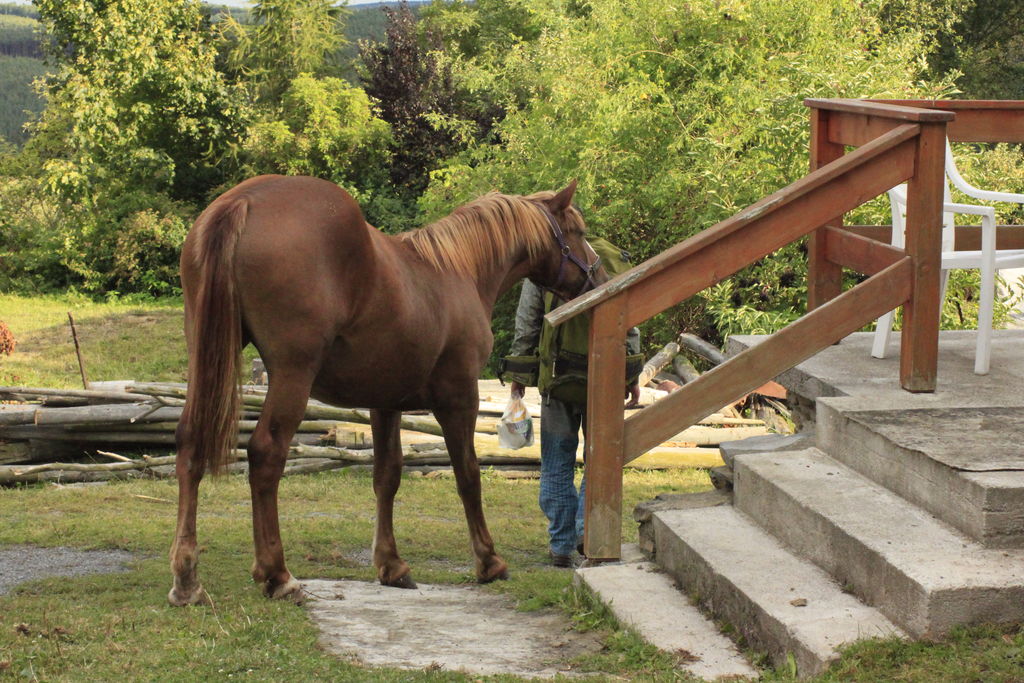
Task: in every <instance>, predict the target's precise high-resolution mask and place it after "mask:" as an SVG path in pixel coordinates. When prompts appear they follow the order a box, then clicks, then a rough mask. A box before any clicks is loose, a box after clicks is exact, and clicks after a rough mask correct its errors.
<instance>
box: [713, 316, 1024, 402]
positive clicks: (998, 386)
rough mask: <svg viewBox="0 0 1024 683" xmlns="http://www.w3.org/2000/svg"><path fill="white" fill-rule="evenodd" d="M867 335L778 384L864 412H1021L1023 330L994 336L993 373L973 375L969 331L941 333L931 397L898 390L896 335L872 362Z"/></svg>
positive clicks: (733, 348)
mask: <svg viewBox="0 0 1024 683" xmlns="http://www.w3.org/2000/svg"><path fill="white" fill-rule="evenodd" d="M872 336H873V335H872V333H870V332H855V333H853V334H851V335H849V336H848V337H846V338H844V339H843V340H842V341H841V342H840V343H839V344H834V345H832V346H830V347H828V348H827V349H824V350H823V351H821V352H819V353H818V354H816V355H815V356H813V357H811V358H809V359H807V360H806V361H804V362H803V363H800V364H799V365H797V366H796V367H795V368H792V369H790V370H787V371H786V372H784V373H782V374H781V375H779V376H778V377H777V378H776V381H777V382H779V383H780V384H782V385H783V386H784V387H786V389H787V391H790V392H794V393H796V394H799V395H800V396H803V397H806V398H808V399H811V400H813V399H816V398H820V397H827V396H851V397H858V398H861V399H866V400H865V401H864V402H863V403H862V404H861V407H862V409H871V408H874V409H884V408H942V407H956V406H996V407H1015V406H1016V407H1024V392H1021V391H1019V390H1018V389H1019V388H1020V387H1021V386H1024V329H1012V330H993V332H992V369H991V371H990V372H989V374H987V375H976V374H974V344H975V340H976V339H977V333H976V332H975V331H973V330H943V331H942V332H940V333H939V364H938V375H937V382H936V391H935V392H934V393H920V394H912V393H910V392H907V391H904V390H903V389H901V388H900V384H899V353H898V352H897V351H898V348H899V333H895V334H894V338H895V340H896V341H895V342H894V343H893V344H892V347H891V348H892V349H893V353H891V355H890V356H889V357H888V358H881V359H880V358H872V357H871V340H872ZM764 339H766V337H764V336H763V335H734V336H732V337H730V338H729V346H728V352H729V355H735V354H736V353H739V352H740V351H742V350H744V349H746V348H750V347H751V346H755V345H757V344H760V343H761V342H762V341H764Z"/></svg>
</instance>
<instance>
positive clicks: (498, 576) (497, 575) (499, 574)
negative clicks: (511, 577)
mask: <svg viewBox="0 0 1024 683" xmlns="http://www.w3.org/2000/svg"><path fill="white" fill-rule="evenodd" d="M476 580H477V582H478V583H491V582H492V581H507V580H508V565H507V564H505V563H504V562H502V563H501V564H500V565H498V566H496V567H495V568H493V569H491V570H490V571H488V572H486V573H484V574H481V575H479V576H478V577H477V579H476Z"/></svg>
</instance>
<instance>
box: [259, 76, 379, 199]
mask: <svg viewBox="0 0 1024 683" xmlns="http://www.w3.org/2000/svg"><path fill="white" fill-rule="evenodd" d="M280 111H281V116H280V118H268V119H266V120H261V121H258V122H256V123H254V124H253V125H252V126H251V127H250V129H249V132H248V134H247V135H246V136H245V140H244V142H243V148H244V150H245V152H246V153H247V155H248V165H247V167H246V171H247V175H253V174H257V173H284V174H301V175H312V176H317V177H319V178H326V179H328V180H333V181H334V182H336V183H339V184H341V185H346V186H348V187H350V188H352V189H353V190H354V191H357V192H358V189H359V188H361V187H366V185H367V181H368V178H367V176H370V177H371V178H373V179H374V180H377V181H378V182H379V181H380V180H381V178H382V176H383V175H384V173H383V169H385V168H386V166H387V145H388V142H389V141H390V130H389V128H388V125H387V123H385V122H384V121H382V120H381V119H379V118H377V117H376V116H375V114H374V111H373V108H372V106H371V103H370V98H369V97H367V95H366V93H365V92H363V91H362V90H360V89H359V88H354V87H352V86H350V85H348V84H346V83H345V82H344V81H342V80H341V79H339V78H321V79H317V78H313V77H312V76H310V75H309V74H300V75H299V76H298V77H297V78H295V79H294V80H293V81H292V82H291V84H290V85H289V87H288V90H287V91H285V93H284V95H283V97H282V100H281V106H280Z"/></svg>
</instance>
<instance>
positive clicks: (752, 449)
mask: <svg viewBox="0 0 1024 683" xmlns="http://www.w3.org/2000/svg"><path fill="white" fill-rule="evenodd" d="M813 445H814V436H813V434H807V433H800V434H766V435H764V436H752V437H750V438H747V439H739V440H737V441H723V442H722V443H720V444H718V450H720V451H721V452H722V460H723V461H725V464H726V466H727V467H730V468H731V467H732V461H733V458H735V457H736V456H737V455H739V454H740V453H765V452H768V451H794V450H799V449H801V448H806V447H808V446H813Z"/></svg>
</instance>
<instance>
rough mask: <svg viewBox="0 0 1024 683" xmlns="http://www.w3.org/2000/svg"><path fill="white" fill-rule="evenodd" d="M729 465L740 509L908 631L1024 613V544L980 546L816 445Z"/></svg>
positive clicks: (937, 630) (1013, 618)
mask: <svg viewBox="0 0 1024 683" xmlns="http://www.w3.org/2000/svg"><path fill="white" fill-rule="evenodd" d="M734 472H735V484H734V485H735V491H734V500H735V503H736V505H737V507H738V508H739V509H741V510H742V511H743V512H744V513H746V514H748V515H750V516H751V517H752V518H754V519H756V520H757V521H758V523H759V524H760V525H762V526H763V527H764V528H765V529H766V530H767V531H768V532H769V533H771V534H773V535H774V536H775V537H777V538H779V539H780V540H781V541H782V542H783V543H784V544H785V545H786V546H787V547H788V548H790V549H791V550H792V551H793V552H795V553H796V554H798V555H799V556H801V557H806V558H808V559H810V560H811V561H813V562H814V563H815V564H817V565H818V566H819V567H821V568H822V569H824V570H825V571H827V572H828V573H829V574H830V575H832V576H833V577H835V579H836V580H837V581H838V582H840V583H842V584H844V585H847V586H848V587H849V588H850V589H851V590H853V591H855V592H856V594H857V595H858V596H860V597H862V598H863V599H865V600H866V601H867V602H868V603H869V604H871V605H874V606H876V607H878V608H879V609H880V610H881V611H882V612H883V613H884V614H886V616H888V617H889V618H890V619H892V620H893V621H894V622H896V623H898V624H900V626H902V627H903V628H905V629H906V630H907V631H909V632H910V633H912V634H913V635H915V636H918V637H932V636H940V635H943V634H945V633H947V632H948V631H949V630H950V629H951V628H952V627H953V626H956V625H958V624H967V623H981V622H1003V623H1009V622H1019V621H1024V550H995V549H990V548H985V547H984V546H982V545H980V544H978V543H975V542H973V541H971V540H970V539H968V538H966V537H965V536H963V535H962V534H959V533H957V532H956V531H954V530H953V529H952V528H951V527H949V526H948V525H946V524H944V523H943V522H941V521H940V520H938V519H936V518H935V517H934V516H932V515H931V514H929V513H927V512H925V511H924V510H922V509H921V508H919V507H917V506H915V505H912V504H910V503H908V502H907V501H905V500H903V499H902V498H901V497H900V496H898V495H896V494H894V493H892V492H891V491H889V490H887V489H886V488H884V487H882V486H879V485H878V484H876V483H874V482H872V481H870V480H869V479H867V478H865V477H863V476H861V475H860V474H858V473H856V472H854V471H853V470H852V469H850V468H849V467H846V466H845V465H843V464H842V463H840V462H838V461H836V460H834V459H832V458H830V457H828V456H827V455H825V454H824V453H822V452H821V451H819V450H817V449H813V448H812V449H807V450H804V451H798V452H792V453H784V454H748V455H742V456H738V457H737V459H736V468H735V470H734ZM658 552H659V557H660V555H661V548H660V547H659V549H658Z"/></svg>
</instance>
